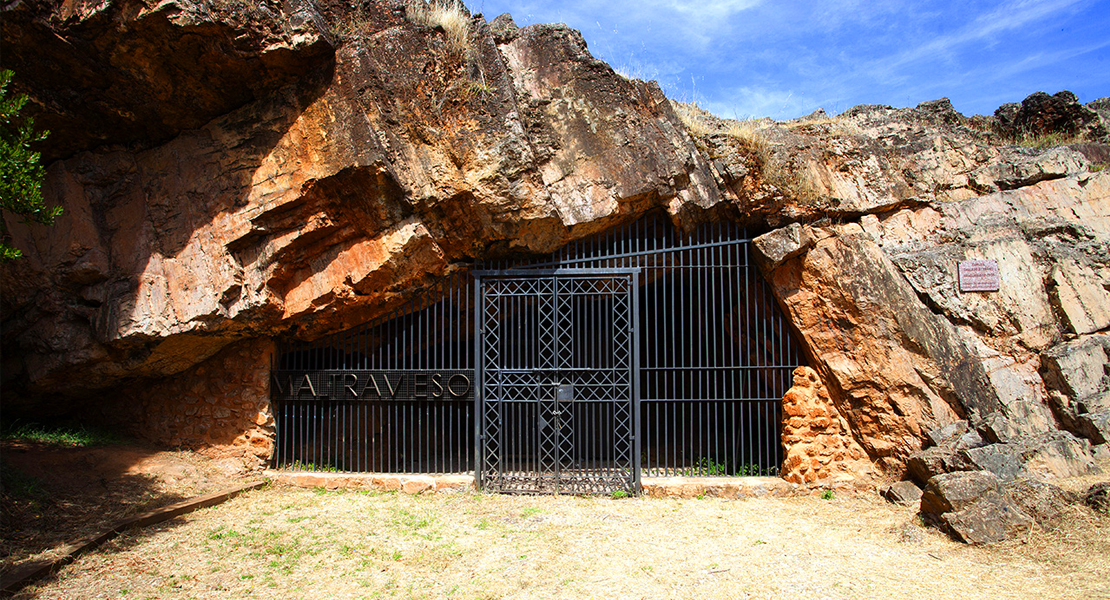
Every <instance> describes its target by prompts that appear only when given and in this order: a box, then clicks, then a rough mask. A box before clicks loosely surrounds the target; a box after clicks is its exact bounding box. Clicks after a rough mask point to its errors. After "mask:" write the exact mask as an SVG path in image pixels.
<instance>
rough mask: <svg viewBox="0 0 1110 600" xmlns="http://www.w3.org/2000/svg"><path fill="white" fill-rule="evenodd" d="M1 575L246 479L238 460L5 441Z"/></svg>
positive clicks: (0, 462) (1, 446)
mask: <svg viewBox="0 0 1110 600" xmlns="http://www.w3.org/2000/svg"><path fill="white" fill-rule="evenodd" d="M0 469H3V475H4V479H3V483H4V487H3V490H2V501H0V576H2V575H4V574H6V573H9V572H11V570H12V569H13V568H14V567H16V566H17V565H19V564H23V563H25V562H27V561H31V560H35V559H39V558H49V557H51V556H53V555H55V554H56V553H57V550H58V548H59V547H61V546H64V545H66V544H68V543H72V542H74V541H76V540H78V539H80V538H82V537H85V536H89V535H92V534H95V533H99V532H101V531H103V530H105V529H106V528H107V527H109V526H111V525H112V524H114V523H116V522H117V521H120V520H122V519H124V518H126V517H129V516H132V515H134V514H137V513H140V512H143V511H146V510H150V509H153V508H158V507H160V506H165V505H167V504H172V503H174V502H178V501H180V500H184V499H186V498H191V497H193V496H196V495H199V494H204V493H208V492H212V491H216V490H221V489H226V488H229V487H231V486H233V485H236V484H238V483H242V482H243V478H244V476H245V469H244V464H243V462H242V461H241V460H238V459H234V458H232V459H219V460H214V459H210V458H206V457H204V456H201V455H198V454H196V453H193V452H187V451H176V452H171V451H164V450H158V449H154V448H149V447H146V446H141V445H135V444H113V445H107V446H99V447H91V448H83V447H67V446H64V445H56V444H45V443H37V442H26V441H13V440H3V441H2V442H0Z"/></svg>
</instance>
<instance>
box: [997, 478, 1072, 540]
mask: <svg viewBox="0 0 1110 600" xmlns="http://www.w3.org/2000/svg"><path fill="white" fill-rule="evenodd" d="M1003 489H1004V490H1005V491H1006V494H1007V495H1009V496H1010V498H1011V499H1012V500H1013V501H1014V503H1015V504H1016V505H1017V506H1018V507H1019V508H1020V509H1021V510H1022V512H1024V513H1025V514H1027V515H1029V516H1031V517H1033V519H1035V520H1036V521H1037V525H1039V526H1040V527H1042V528H1044V529H1052V528H1054V527H1056V526H1058V525H1059V524H1060V522H1061V520H1062V519H1063V518H1064V517H1065V516H1066V515H1067V514H1068V512H1069V510H1071V509H1072V508H1073V507H1074V506H1075V505H1076V503H1078V502H1079V496H1078V495H1077V494H1075V493H1073V492H1069V491H1067V490H1065V489H1063V488H1060V487H1058V486H1055V485H1052V484H1051V483H1046V482H1044V481H1040V480H1037V479H1029V478H1022V479H1015V480H1014V481H1009V482H1006V483H1005V484H1004V485H1003Z"/></svg>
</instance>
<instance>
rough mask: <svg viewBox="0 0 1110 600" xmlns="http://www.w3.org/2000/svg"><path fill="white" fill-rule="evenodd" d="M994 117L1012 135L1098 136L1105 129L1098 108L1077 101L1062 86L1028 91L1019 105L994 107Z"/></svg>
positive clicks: (1015, 137)
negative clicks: (1055, 89) (1054, 89)
mask: <svg viewBox="0 0 1110 600" xmlns="http://www.w3.org/2000/svg"><path fill="white" fill-rule="evenodd" d="M995 117H996V118H997V119H998V121H999V124H1000V125H1001V128H1002V130H1003V132H1004V134H1005V135H1007V136H1009V137H1010V138H1012V139H1020V138H1022V137H1023V136H1044V135H1049V134H1060V135H1063V136H1068V135H1079V134H1082V135H1086V136H1087V137H1088V138H1089V139H1093V140H1099V139H1102V138H1104V137H1105V136H1106V134H1107V131H1106V129H1105V127H1104V126H1103V125H1102V119H1101V118H1100V116H1099V114H1098V112H1096V110H1094V109H1093V108H1092V107H1090V106H1084V105H1082V104H1080V103H1079V99H1078V98H1077V97H1076V96H1075V94H1073V93H1071V92H1069V91H1067V90H1064V91H1061V92H1056V93H1055V94H1053V95H1051V96H1050V95H1048V94H1046V93H1044V92H1035V93H1033V94H1030V95H1029V96H1028V97H1027V98H1026V99H1025V100H1023V101H1022V102H1021V104H1020V105H1018V104H1016V103H1010V104H1004V105H1003V106H1001V107H999V109H998V110H997V111H995Z"/></svg>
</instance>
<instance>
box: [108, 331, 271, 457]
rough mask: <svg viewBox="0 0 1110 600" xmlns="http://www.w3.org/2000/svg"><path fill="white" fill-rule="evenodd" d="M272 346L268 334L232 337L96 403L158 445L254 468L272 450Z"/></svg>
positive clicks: (112, 419) (134, 431)
mask: <svg viewBox="0 0 1110 600" xmlns="http://www.w3.org/2000/svg"><path fill="white" fill-rule="evenodd" d="M273 351H274V344H273V342H272V341H271V340H270V339H268V338H260V339H251V340H243V341H240V342H236V343H234V344H231V345H230V346H228V347H227V348H224V349H223V350H221V351H220V352H219V353H217V354H216V355H214V356H213V357H212V358H210V359H208V360H206V361H204V362H203V363H201V364H199V365H197V366H195V367H193V368H191V369H188V370H186V371H183V372H181V373H179V374H177V375H175V376H173V377H169V378H166V379H162V380H158V381H154V382H150V381H147V382H144V383H142V384H136V385H134V386H132V387H130V388H128V389H127V390H125V391H123V392H122V393H121V394H119V395H118V399H117V401H116V402H109V403H108V404H105V405H102V417H103V418H104V419H105V420H108V421H110V422H114V423H116V424H118V425H120V426H123V427H124V428H125V429H126V430H128V431H129V433H131V434H132V435H135V436H136V437H139V438H141V439H144V440H147V441H150V442H152V443H154V444H157V445H159V446H166V447H171V448H189V449H192V450H197V451H199V452H201V453H203V454H206V455H209V456H212V457H240V458H245V459H248V462H253V463H254V466H255V467H260V466H262V465H264V464H265V463H267V462H268V461H269V459H270V457H271V456H272V454H273V451H274V432H275V428H274V418H273V413H272V411H271V409H270V357H271V355H272V354H273Z"/></svg>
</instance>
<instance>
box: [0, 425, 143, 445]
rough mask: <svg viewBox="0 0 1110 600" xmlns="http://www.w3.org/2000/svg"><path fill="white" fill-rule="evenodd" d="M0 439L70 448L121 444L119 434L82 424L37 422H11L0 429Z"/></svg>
mask: <svg viewBox="0 0 1110 600" xmlns="http://www.w3.org/2000/svg"><path fill="white" fill-rule="evenodd" d="M0 439H2V440H4V441H16V442H36V443H39V444H54V445H57V446H69V447H72V448H87V447H90V446H108V445H112V444H122V443H124V442H125V441H126V440H125V439H124V438H122V437H121V436H119V435H117V434H115V433H113V432H110V431H106V430H104V429H98V428H96V427H86V426H84V425H40V424H38V423H12V424H11V425H8V426H6V427H4V428H3V429H2V430H0Z"/></svg>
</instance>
